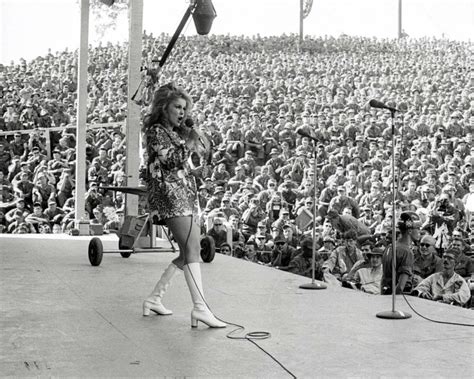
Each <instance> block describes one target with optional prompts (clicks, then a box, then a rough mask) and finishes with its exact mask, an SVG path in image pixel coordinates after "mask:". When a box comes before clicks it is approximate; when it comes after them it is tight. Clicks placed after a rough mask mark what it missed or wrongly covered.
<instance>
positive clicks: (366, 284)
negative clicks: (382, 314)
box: [354, 246, 384, 295]
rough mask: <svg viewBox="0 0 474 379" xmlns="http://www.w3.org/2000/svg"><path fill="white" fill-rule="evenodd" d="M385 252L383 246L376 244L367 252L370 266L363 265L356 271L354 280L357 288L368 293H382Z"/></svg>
mask: <svg viewBox="0 0 474 379" xmlns="http://www.w3.org/2000/svg"><path fill="white" fill-rule="evenodd" d="M383 253H384V248H383V246H376V247H374V248H373V249H372V250H371V251H369V252H368V253H367V254H366V256H367V259H368V260H369V264H370V267H362V268H360V269H359V270H357V271H356V272H355V274H354V282H355V283H356V286H357V288H359V289H360V290H362V291H364V292H367V293H371V294H374V295H380V288H381V283H382V256H383Z"/></svg>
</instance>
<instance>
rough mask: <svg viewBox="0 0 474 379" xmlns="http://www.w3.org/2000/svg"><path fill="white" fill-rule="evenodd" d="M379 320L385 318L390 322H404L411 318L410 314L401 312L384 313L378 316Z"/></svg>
mask: <svg viewBox="0 0 474 379" xmlns="http://www.w3.org/2000/svg"><path fill="white" fill-rule="evenodd" d="M376 316H377V317H378V318H385V319H390V320H404V319H407V318H410V317H411V314H410V313H406V312H401V311H384V312H379V313H377V314H376Z"/></svg>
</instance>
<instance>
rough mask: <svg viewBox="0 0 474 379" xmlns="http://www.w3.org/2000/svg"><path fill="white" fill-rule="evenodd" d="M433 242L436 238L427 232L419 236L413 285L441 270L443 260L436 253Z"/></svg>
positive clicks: (434, 242)
mask: <svg viewBox="0 0 474 379" xmlns="http://www.w3.org/2000/svg"><path fill="white" fill-rule="evenodd" d="M435 244H436V240H435V239H434V238H433V237H432V236H431V235H429V234H427V235H424V236H423V237H422V238H421V241H420V245H419V248H418V250H417V251H415V263H414V265H413V279H412V281H413V286H414V287H416V286H417V285H418V284H419V283H421V281H422V280H423V279H425V278H427V277H428V276H430V275H431V274H434V273H435V272H440V271H442V270H443V261H442V260H441V258H440V257H438V256H437V255H436V248H435Z"/></svg>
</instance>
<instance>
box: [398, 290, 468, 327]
mask: <svg viewBox="0 0 474 379" xmlns="http://www.w3.org/2000/svg"><path fill="white" fill-rule="evenodd" d="M402 296H403V298H404V299H405V301H406V302H407V304H408V306H409V307H410V309H411V310H412V311H413V312H415V314H417V315H418V316H420V317H421V318H424V319H425V320H427V321H431V322H435V323H437V324H446V325H457V326H469V327H471V328H472V327H474V324H463V323H461V322H450V321H440V320H433V319H431V318H429V317H426V316H423V315H422V314H420V313H418V312H417V311H416V310H415V308H413V306H412V305H411V304H410V303H409V302H408V300H407V298H406V296H405V294H404V293H402Z"/></svg>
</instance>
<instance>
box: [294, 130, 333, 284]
mask: <svg viewBox="0 0 474 379" xmlns="http://www.w3.org/2000/svg"><path fill="white" fill-rule="evenodd" d="M313 140H314V141H315V145H316V140H315V139H314V138H313ZM315 262H316V146H315V147H314V149H313V255H312V258H311V283H306V284H302V285H300V288H302V289H305V290H324V289H326V288H327V285H326V284H325V283H323V282H320V281H317V282H316V280H315V279H314V266H315Z"/></svg>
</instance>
